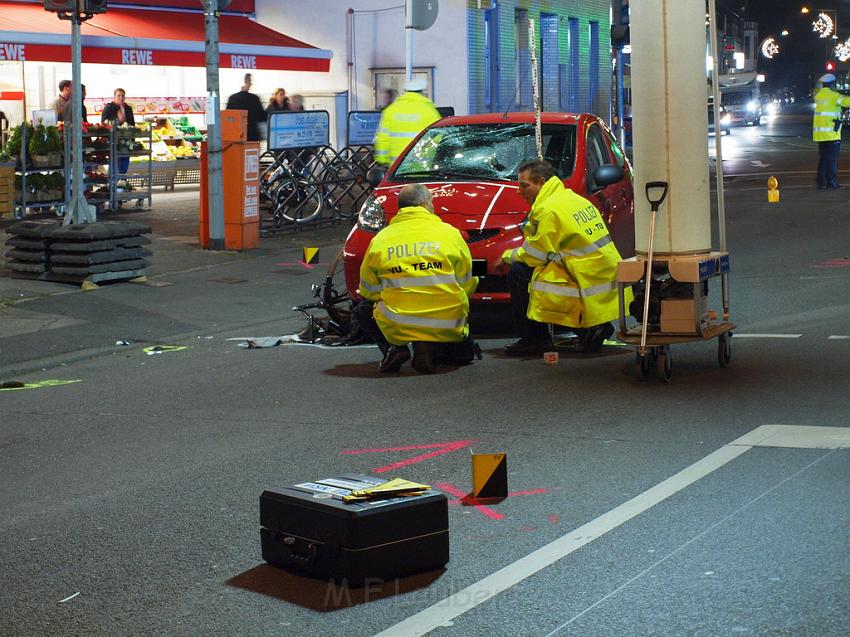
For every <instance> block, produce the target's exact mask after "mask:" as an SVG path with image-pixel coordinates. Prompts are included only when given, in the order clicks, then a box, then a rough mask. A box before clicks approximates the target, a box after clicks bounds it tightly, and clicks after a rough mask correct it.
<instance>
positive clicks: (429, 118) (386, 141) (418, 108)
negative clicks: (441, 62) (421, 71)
mask: <svg viewBox="0 0 850 637" xmlns="http://www.w3.org/2000/svg"><path fill="white" fill-rule="evenodd" d="M425 87H426V83H425V80H417V79H414V80H408V81H407V83H406V84H405V85H404V90H405V92H404V93H403V94H402V95H401V96H400V97H397V98H396V99H395V101H394V102H393V103H392V104H390V105H389V106H387V107H386V108H385V109H384V110H383V112H382V113H381V121H380V123H379V124H378V132H377V133H375V162H377V163H378V164H381V165H382V166H384V167H385V168H389V167H390V166H392V164H393V162H394V161H395V160H396V158H397V157H398V156H399V155H400V154H401V151H403V150H404V149H405V148H407V145H408V144H409V143H410V142H411V140H412V139H413V138H414V137H416V136H417V135H418V134H419V133H421V132H422V131H423V130H424V129H425V128H426V127H427V126H428V125H429V124H432V123H434V122H436V121H437V120H438V119H440V114H439V113H438V112H437V109H436V108H435V107H434V104H432V103H431V100H429V99H428V98H427V97H425V96H424V95H422V91H424V90H425Z"/></svg>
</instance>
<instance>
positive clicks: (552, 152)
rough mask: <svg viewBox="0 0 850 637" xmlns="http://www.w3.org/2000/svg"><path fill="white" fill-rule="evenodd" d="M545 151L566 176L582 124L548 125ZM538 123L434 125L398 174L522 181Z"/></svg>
mask: <svg viewBox="0 0 850 637" xmlns="http://www.w3.org/2000/svg"><path fill="white" fill-rule="evenodd" d="M542 133H543V156H544V158H545V159H546V160H547V161H549V162H550V163H551V164H552V165H553V166H554V167H555V170H556V172H557V173H558V176H560V177H561V178H567V177H569V176H570V175H571V174H572V172H573V165H574V164H575V149H576V127H575V126H574V125H571V124H544V125H543V127H542ZM535 155H536V152H535V142H534V125H533V124H516V123H504V124H465V125H461V126H441V127H437V128H432V129H430V130H428V131H426V132H425V134H424V135H423V136H422V137H421V138H420V139H419V141H417V142H416V145H415V146H413V147H412V148H411V149H410V151H409V152H408V153H407V154H406V155H405V157H404V159H403V160H402V161H401V163H400V164H399V165H398V168H396V170H395V173H394V174H393V175H392V178H395V179H423V180H427V179H477V180H482V179H484V180H490V179H492V180H506V181H516V179H517V172H518V169H519V167H520V166H521V165H522V164H523V163H525V162H526V161H528V160H530V159H534V157H535Z"/></svg>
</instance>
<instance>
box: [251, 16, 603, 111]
mask: <svg viewBox="0 0 850 637" xmlns="http://www.w3.org/2000/svg"><path fill="white" fill-rule="evenodd" d="M610 14H611V0H582V1H581V2H578V1H577V0H442V2H440V6H439V15H438V17H437V20H436V22H435V23H434V25H433V26H432V27H431V28H430V29H428V30H426V31H414V33H413V67H414V69H415V70H416V73H417V75H418V76H421V77H424V78H426V79H427V80H428V83H429V96H430V97H431V98H432V99H433V100H434V102H435V103H436V104H437V105H438V106H449V107H453V108H454V110H455V113H457V114H467V113H484V112H499V111H505V110H520V111H521V110H530V109H531V108H532V95H531V53H530V48H529V32H528V23H529V21H530V20H532V21H533V22H534V29H535V41H536V47H537V59H538V65H539V66H538V67H539V77H540V87H541V95H542V106H543V108H544V109H546V110H554V111H558V110H561V111H590V112H593V113H596V114H599V115H601V116H602V117H605V118H606V119H607V118H608V116H609V111H610V101H611V66H610ZM316 16H321V18H320V19H317V17H316ZM256 17H257V20H258V21H260V22H261V23H263V24H265V25H267V26H269V27H271V28H274V29H278V30H281V29H283V30H285V31H286V33H289V34H292V35H293V37H296V38H301V39H303V40H305V41H307V42H310V43H311V44H314V45H315V46H318V47H321V48H323V49H330V50H332V51H333V53H334V57H333V61H332V64H331V72H330V73H328V74H324V75H323V76H321V77H316V78H307V77H306V76H303V75H302V76H298V77H292V81H293V84H292V85H291V87H290V86H288V87H287V90H288V91H289V92H302V93H303V92H310V91H348V101H349V107H350V109H351V110H358V109H359V110H369V109H372V108H375V107H376V106H378V107H379V106H381V101H382V92H383V91H384V90H385V89H394V90H397V91H398V90H401V88H402V86H403V82H404V78H403V70H404V65H405V39H404V38H405V33H404V31H405V29H404V2H403V0H349V1H348V2H346V3H340V2H339V1H338V0H312V1H311V2H308V3H304V2H295V1H294V0H285V1H283V2H282V1H281V0H256ZM287 79H288V78H285V77H284V78H282V79H281V81H285V80H287ZM305 80H309V82H310V83H311V84H310V86H306V85H304V82H305ZM296 82H297V83H298V84H295V83H296Z"/></svg>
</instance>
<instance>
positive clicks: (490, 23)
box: [484, 8, 501, 111]
mask: <svg viewBox="0 0 850 637" xmlns="http://www.w3.org/2000/svg"><path fill="white" fill-rule="evenodd" d="M497 11H498V9H496V8H493V9H487V10H486V11H485V12H484V103H485V104H486V105H487V108H488V109H490V110H491V111H499V110H501V109H500V103H499V16H498V14H497Z"/></svg>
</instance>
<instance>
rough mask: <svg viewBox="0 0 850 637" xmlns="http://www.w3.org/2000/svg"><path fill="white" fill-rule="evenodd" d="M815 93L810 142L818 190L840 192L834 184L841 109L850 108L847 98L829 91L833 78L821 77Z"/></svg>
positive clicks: (839, 142) (830, 74)
mask: <svg viewBox="0 0 850 637" xmlns="http://www.w3.org/2000/svg"><path fill="white" fill-rule="evenodd" d="M818 82H820V84H821V88H819V89H818V90H817V91H816V92H815V96H814V97H815V117H814V119H813V120H812V139H814V141H816V142H817V143H818V188H820V189H821V190H826V189H827V188H841V186H840V185H839V183H838V154H839V153H840V152H841V123H840V122H837V121H836V120H840V118H841V109H842V107H843V108H848V107H850V97H847V96H846V95H842V94H841V93H839V92H838V91H836V90H835V89H833V88H832V87H833V86H835V76H834V75H833V74H832V73H827V74H826V75H821V77H820V79H819V80H818Z"/></svg>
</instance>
